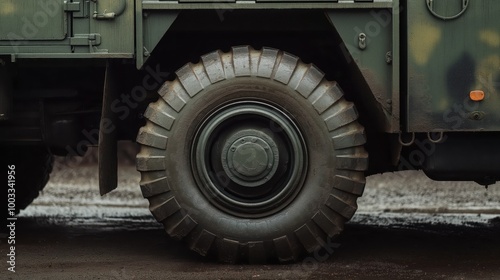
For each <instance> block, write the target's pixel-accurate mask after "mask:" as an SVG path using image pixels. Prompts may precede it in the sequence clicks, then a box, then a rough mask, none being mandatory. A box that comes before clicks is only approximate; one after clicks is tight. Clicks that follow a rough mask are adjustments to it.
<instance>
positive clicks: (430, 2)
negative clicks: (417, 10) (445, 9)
mask: <svg viewBox="0 0 500 280" xmlns="http://www.w3.org/2000/svg"><path fill="white" fill-rule="evenodd" d="M434 1H437V0H426V2H427V9H428V10H429V12H431V14H432V15H434V16H435V17H437V18H439V19H442V20H452V19H456V18H458V17H460V16H461V15H463V14H464V13H465V11H466V10H467V8H468V7H469V0H460V1H462V10H461V11H460V12H459V13H458V14H456V15H454V16H442V15H439V14H437V13H436V11H434Z"/></svg>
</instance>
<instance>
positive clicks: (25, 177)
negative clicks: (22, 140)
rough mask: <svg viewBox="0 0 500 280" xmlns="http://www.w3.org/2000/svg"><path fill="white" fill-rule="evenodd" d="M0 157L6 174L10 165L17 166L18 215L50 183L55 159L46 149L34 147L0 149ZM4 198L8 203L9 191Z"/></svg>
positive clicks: (16, 194) (16, 193)
mask: <svg viewBox="0 0 500 280" xmlns="http://www.w3.org/2000/svg"><path fill="white" fill-rule="evenodd" d="M0 155H1V159H0V163H1V164H2V170H5V174H7V168H8V166H9V165H14V166H15V169H14V170H15V200H16V202H15V204H16V208H15V213H16V214H17V213H19V211H20V210H22V209H25V208H26V207H28V205H30V204H31V203H32V202H33V200H34V199H35V198H37V197H38V195H39V194H40V191H41V190H42V189H43V188H44V187H45V185H46V184H47V182H48V181H49V177H50V173H51V172H52V165H53V162H54V158H53V156H52V154H51V153H50V152H49V151H48V150H47V149H46V148H44V147H32V146H11V147H0ZM3 197H5V202H7V190H5V192H4V196H3ZM4 205H5V204H4ZM3 211H6V209H3Z"/></svg>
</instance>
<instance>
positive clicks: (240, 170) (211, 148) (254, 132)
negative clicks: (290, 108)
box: [191, 101, 307, 218]
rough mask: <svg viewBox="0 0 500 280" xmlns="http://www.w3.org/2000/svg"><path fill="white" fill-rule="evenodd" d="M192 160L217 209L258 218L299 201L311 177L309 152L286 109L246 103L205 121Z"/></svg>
mask: <svg viewBox="0 0 500 280" xmlns="http://www.w3.org/2000/svg"><path fill="white" fill-rule="evenodd" d="M191 161H192V167H193V174H194V177H195V178H196V181H197V184H198V187H199V188H200V189H201V191H202V192H203V194H204V195H205V197H206V198H207V199H208V200H209V201H210V202H211V203H212V204H213V205H215V206H216V207H218V208H219V209H221V210H223V211H225V212H227V213H230V214H232V215H235V216H240V217H249V218H257V217H263V216H267V215H270V214H273V213H276V212H278V211H280V210H282V209H283V208H284V207H286V206H287V205H288V204H289V203H290V202H291V201H293V199H294V198H295V196H296V195H297V193H298V192H299V191H300V189H301V187H302V183H303V181H304V179H305V173H306V169H307V151H306V145H305V142H304V138H303V137H302V134H301V133H300V130H299V129H298V127H297V126H296V125H295V123H294V122H293V121H292V119H291V118H290V117H288V116H287V115H286V114H285V113H284V112H283V111H282V110H280V109H278V108H277V107H275V106H273V105H270V104H266V103H262V102H257V101H241V102H235V103H232V104H229V105H226V106H224V107H222V108H220V109H218V110H216V111H215V112H214V113H212V114H211V115H210V116H209V117H208V118H207V119H206V120H205V121H204V122H203V123H202V125H201V126H200V127H199V128H198V130H197V133H196V135H195V138H194V141H193V144H192V150H191Z"/></svg>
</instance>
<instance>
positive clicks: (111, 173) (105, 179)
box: [99, 60, 118, 195]
mask: <svg viewBox="0 0 500 280" xmlns="http://www.w3.org/2000/svg"><path fill="white" fill-rule="evenodd" d="M117 79H118V67H117V66H116V62H115V61H113V60H108V62H107V65H106V77H105V81H104V94H103V102H102V115H101V122H100V129H99V191H100V193H101V195H105V194H107V193H109V192H111V191H112V190H114V189H116V187H117V186H118V159H117V157H118V152H117V145H118V140H117V128H116V114H114V113H113V111H112V110H111V104H112V102H113V100H116V98H118V80H117Z"/></svg>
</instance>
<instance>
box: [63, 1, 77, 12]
mask: <svg viewBox="0 0 500 280" xmlns="http://www.w3.org/2000/svg"><path fill="white" fill-rule="evenodd" d="M63 9H64V11H65V12H68V13H73V12H79V11H80V2H64V7H63Z"/></svg>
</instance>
